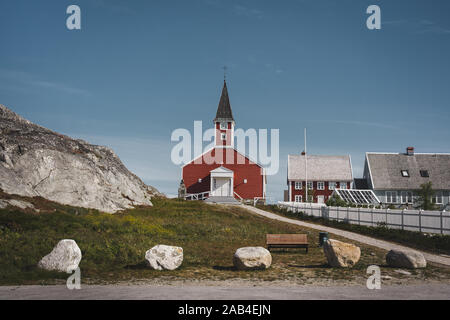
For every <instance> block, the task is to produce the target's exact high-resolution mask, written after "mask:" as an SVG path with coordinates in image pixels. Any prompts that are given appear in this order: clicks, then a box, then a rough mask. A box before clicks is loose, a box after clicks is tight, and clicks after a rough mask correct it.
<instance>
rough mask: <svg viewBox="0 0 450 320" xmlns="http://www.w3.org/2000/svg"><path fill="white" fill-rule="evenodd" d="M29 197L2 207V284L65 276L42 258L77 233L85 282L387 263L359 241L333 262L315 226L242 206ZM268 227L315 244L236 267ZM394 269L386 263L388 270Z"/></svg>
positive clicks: (358, 269)
mask: <svg viewBox="0 0 450 320" xmlns="http://www.w3.org/2000/svg"><path fill="white" fill-rule="evenodd" d="M27 201H30V202H31V203H33V204H34V205H35V207H37V208H39V209H40V212H39V213H36V212H34V211H31V210H30V209H26V210H20V209H15V208H11V207H9V208H7V209H2V210H0V248H1V249H0V269H1V273H0V284H38V283H43V284H52V283H64V282H65V279H67V277H68V275H67V274H65V273H57V272H47V271H43V270H40V269H38V268H37V267H36V265H37V263H38V261H39V260H40V258H42V257H43V256H44V255H46V254H48V253H49V252H50V251H51V250H52V248H53V247H54V246H55V245H56V243H57V242H58V241H59V240H61V239H66V238H68V239H74V240H75V241H76V242H77V244H78V246H79V247H80V249H81V251H82V254H83V258H82V260H81V263H80V269H81V275H82V282H83V283H116V282H119V281H128V282H130V281H137V280H144V281H155V280H158V281H163V280H167V281H172V280H193V279H194V280H205V279H206V280H227V279H255V280H265V281H271V280H290V281H292V282H293V283H308V281H310V280H311V279H313V280H314V279H320V280H333V279H334V280H344V281H345V280H350V279H353V280H355V279H359V278H361V279H364V277H366V274H365V271H366V268H367V266H368V265H370V264H378V265H383V264H384V254H385V252H384V251H383V250H378V249H376V248H373V247H368V246H365V245H361V244H358V245H359V246H361V249H362V258H361V260H360V262H359V263H358V264H357V265H356V266H355V268H353V269H350V270H341V269H334V268H329V267H328V266H327V265H326V259H325V256H324V254H323V252H322V249H321V248H318V246H317V241H318V232H317V231H314V230H311V229H307V228H301V227H297V226H293V225H289V224H286V223H282V222H277V221H272V220H269V219H265V218H262V217H259V216H256V215H253V214H251V213H249V212H248V211H246V210H245V209H243V208H241V207H225V206H211V205H207V204H204V203H201V202H194V201H193V202H186V201H179V200H169V199H158V198H155V199H153V200H152V201H153V203H154V206H153V207H145V208H137V209H132V210H127V211H126V212H123V213H118V214H114V215H111V214H105V213H100V212H98V211H96V210H87V209H81V208H74V207H69V206H63V205H59V204H56V203H53V202H49V201H46V200H44V199H41V198H32V199H27ZM266 233H307V234H308V237H309V240H310V251H309V253H308V254H305V253H304V250H300V249H299V250H295V249H294V250H290V251H286V252H283V251H281V252H274V253H273V254H272V256H273V264H272V267H271V268H269V269H268V270H264V271H236V270H235V269H234V268H233V264H232V257H233V253H234V252H235V250H236V249H237V248H239V247H243V246H257V245H260V246H264V244H265V234H266ZM333 238H337V239H339V237H333ZM341 240H345V239H341ZM345 241H347V240H345ZM156 244H167V245H176V246H181V247H183V249H184V261H183V265H182V266H181V267H180V268H179V269H178V270H175V271H155V270H151V269H149V268H148V267H147V266H146V264H145V260H144V254H145V251H146V250H148V249H150V248H151V247H152V246H154V245H156ZM437 270H438V269H436V268H434V267H430V268H427V269H426V270H425V271H420V272H419V273H418V274H417V276H418V277H428V276H429V274H431V273H433V274H435V273H436V272H437ZM391 271H392V270H389V269H386V272H388V273H389V272H391ZM444 271H445V270H444ZM444 271H442V272H444ZM439 272H440V274H441V271H439ZM445 276H446V277H447V276H448V274H447V271H445ZM358 281H360V280H358ZM361 281H363V280H361Z"/></svg>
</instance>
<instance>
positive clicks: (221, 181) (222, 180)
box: [210, 167, 233, 197]
mask: <svg viewBox="0 0 450 320" xmlns="http://www.w3.org/2000/svg"><path fill="white" fill-rule="evenodd" d="M210 174H211V195H212V196H213V197H232V196H233V171H232V170H230V169H227V168H224V167H219V168H216V169H214V170H212V171H210Z"/></svg>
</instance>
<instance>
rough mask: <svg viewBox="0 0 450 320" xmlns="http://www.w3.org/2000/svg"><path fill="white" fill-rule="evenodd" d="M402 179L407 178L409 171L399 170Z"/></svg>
mask: <svg viewBox="0 0 450 320" xmlns="http://www.w3.org/2000/svg"><path fill="white" fill-rule="evenodd" d="M401 173H402V177H403V178H409V171H408V170H401Z"/></svg>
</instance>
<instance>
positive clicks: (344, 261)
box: [323, 239, 361, 268]
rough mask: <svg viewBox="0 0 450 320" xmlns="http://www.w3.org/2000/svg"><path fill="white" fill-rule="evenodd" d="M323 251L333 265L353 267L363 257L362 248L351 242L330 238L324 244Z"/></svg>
mask: <svg viewBox="0 0 450 320" xmlns="http://www.w3.org/2000/svg"><path fill="white" fill-rule="evenodd" d="M323 252H324V253H325V256H326V257H327V261H328V264H329V265H330V266H332V267H350V268H351V267H353V266H354V265H355V264H356V263H357V262H358V261H359V258H360V257H361V249H360V248H359V247H357V246H355V245H353V244H351V243H346V242H342V241H338V240H333V239H329V240H327V241H325V242H324V244H323Z"/></svg>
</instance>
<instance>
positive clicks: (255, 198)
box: [253, 197, 266, 206]
mask: <svg viewBox="0 0 450 320" xmlns="http://www.w3.org/2000/svg"><path fill="white" fill-rule="evenodd" d="M259 200H264V201H265V200H266V198H264V197H254V198H253V206H256V204H257V203H258V201H259Z"/></svg>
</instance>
